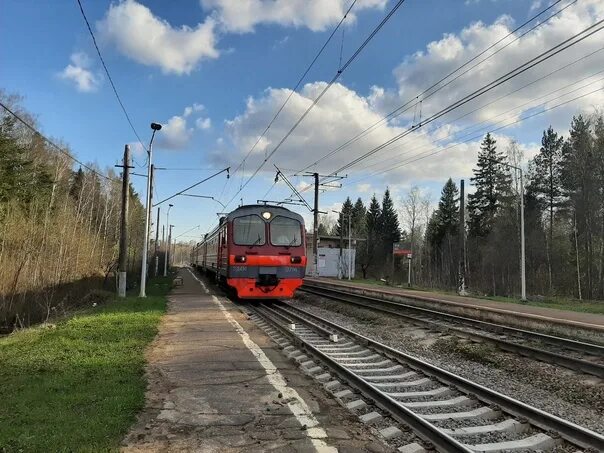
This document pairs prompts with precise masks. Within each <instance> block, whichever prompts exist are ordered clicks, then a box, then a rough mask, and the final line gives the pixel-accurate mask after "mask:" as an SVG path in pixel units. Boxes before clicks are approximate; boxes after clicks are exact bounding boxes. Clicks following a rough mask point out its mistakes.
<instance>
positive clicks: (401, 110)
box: [298, 0, 577, 172]
mask: <svg viewBox="0 0 604 453" xmlns="http://www.w3.org/2000/svg"><path fill="white" fill-rule="evenodd" d="M561 1H562V0H557V1H556V2H554V3H552V4H551V5H550V6H548V7H547V8H545V9H543V10H542V11H541V12H539V13H537V14H536V15H534V16H533V17H531V18H530V19H528V20H527V21H525V22H524V23H523V24H521V25H520V26H518V27H516V28H515V29H514V30H512V31H511V32H509V33H508V34H507V35H505V36H504V37H502V38H501V39H499V40H497V41H496V42H494V43H493V44H491V45H490V46H489V47H487V48H486V49H484V50H483V51H482V52H480V53H478V54H476V55H475V56H474V57H472V58H471V59H469V60H468V61H466V62H465V63H463V64H462V65H461V66H459V67H457V68H456V69H454V70H453V71H451V72H449V73H448V74H447V75H445V76H444V77H442V78H441V79H440V80H438V81H437V82H435V83H433V84H432V85H431V86H429V87H428V88H426V89H425V90H424V91H422V92H421V93H419V94H418V95H416V96H414V97H412V98H411V99H409V100H407V101H406V102H405V103H403V104H402V105H400V106H399V107H397V108H396V109H394V110H393V111H392V112H390V113H388V114H387V115H386V116H384V117H382V118H381V119H380V120H378V121H376V122H375V123H373V124H372V125H371V126H369V127H368V128H366V129H364V130H363V131H361V132H359V133H358V134H357V135H355V136H354V137H352V138H351V139H349V140H347V141H346V142H344V143H343V144H341V145H340V146H338V147H337V148H335V149H333V150H332V151H330V152H329V153H327V154H326V155H324V156H323V157H321V158H320V159H318V160H317V161H315V162H313V163H311V164H310V165H307V166H306V167H304V168H302V169H300V170H298V172H301V171H305V170H308V169H309V168H311V167H313V166H315V165H317V164H318V163H320V162H322V161H324V160H325V159H328V158H330V157H331V156H333V155H334V154H337V153H338V152H340V151H341V150H343V149H345V148H347V147H348V146H350V145H351V144H353V143H355V142H357V141H358V140H360V139H361V138H363V137H365V136H367V135H368V134H369V133H371V132H372V131H373V130H375V129H376V128H377V127H379V126H380V125H382V124H384V123H385V122H387V121H388V120H390V119H393V118H396V117H398V116H400V115H402V114H403V113H405V112H406V111H408V110H409V109H410V108H411V107H413V106H417V101H418V100H419V99H420V97H422V96H424V95H425V94H426V93H428V92H429V91H431V90H432V89H433V88H436V87H437V86H438V85H439V84H441V83H442V82H444V81H445V80H447V79H448V78H449V77H451V76H452V75H453V74H455V73H457V72H458V71H460V70H461V69H463V68H464V67H466V66H467V65H469V64H470V63H472V62H473V61H475V60H476V59H478V58H479V57H480V56H482V55H484V54H485V53H487V52H488V51H489V50H491V49H492V48H493V47H495V46H496V45H497V44H499V43H501V42H503V41H504V40H506V39H507V38H509V37H510V36H512V35H513V34H514V33H516V32H517V31H518V30H520V29H522V28H523V27H524V26H525V25H527V24H529V23H531V22H532V21H534V20H535V19H537V18H538V17H539V16H541V15H542V14H544V13H545V12H547V11H548V10H550V9H551V8H553V7H554V6H556V5H557V4H558V3H560V2H561ZM576 2H577V0H574V1H572V2H570V3H569V4H567V5H566V6H564V7H563V8H561V9H559V10H558V11H556V12H555V13H553V14H552V15H551V16H549V17H547V18H546V19H545V20H543V21H541V22H538V23H537V24H535V25H534V26H533V27H531V28H530V29H528V30H527V31H525V32H524V33H523V34H521V35H520V36H518V37H516V38H515V39H513V40H511V41H510V42H508V43H506V44H505V45H504V46H502V47H500V48H499V49H497V50H496V51H495V52H493V53H491V54H490V55H488V56H487V57H486V58H484V59H482V60H481V61H479V62H478V63H476V64H475V65H473V66H472V67H470V68H468V69H466V70H465V71H464V72H462V73H461V74H458V75H457V76H456V77H455V78H453V79H452V80H449V81H448V82H447V83H446V84H444V85H441V86H440V87H438V89H436V90H434V91H432V92H431V93H429V94H428V95H427V96H426V97H424V98H422V101H424V100H426V99H428V98H430V97H432V96H433V95H434V94H436V93H438V92H439V91H440V90H442V89H443V88H445V87H446V86H448V85H449V84H451V83H453V82H454V81H455V80H457V79H459V78H460V77H462V76H463V75H465V74H467V73H468V72H470V71H471V70H472V69H474V68H476V67H477V66H479V65H481V64H482V63H484V62H485V61H487V60H488V59H490V58H492V57H493V56H494V55H496V54H497V53H499V52H501V51H502V50H503V49H505V48H506V47H508V46H509V45H511V44H513V43H514V42H516V41H518V40H519V39H521V38H523V37H524V36H526V35H527V34H528V33H530V32H531V31H533V30H535V29H536V28H538V27H540V26H541V25H543V24H545V23H547V22H548V21H549V20H550V19H552V18H553V17H555V16H557V15H558V14H560V13H561V12H563V11H564V10H565V9H567V8H568V7H570V6H571V5H573V4H574V3H576ZM414 101H416V102H415V104H413V102H414Z"/></svg>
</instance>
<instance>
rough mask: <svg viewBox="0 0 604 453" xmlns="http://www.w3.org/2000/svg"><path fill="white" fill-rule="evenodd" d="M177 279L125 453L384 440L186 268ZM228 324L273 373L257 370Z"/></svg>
mask: <svg viewBox="0 0 604 453" xmlns="http://www.w3.org/2000/svg"><path fill="white" fill-rule="evenodd" d="M180 275H181V276H182V277H183V282H184V284H183V285H182V286H179V287H177V288H176V289H175V290H174V291H173V292H172V294H171V295H170V297H169V305H168V312H167V314H166V315H165V316H164V318H163V320H162V323H161V325H160V329H159V334H158V336H157V338H156V339H155V341H154V342H153V344H152V346H151V348H150V349H149V351H148V353H147V359H148V366H147V377H148V382H149V385H148V390H147V394H146V404H145V408H144V410H143V411H142V413H141V414H140V415H139V417H138V419H137V422H136V424H135V425H134V426H133V427H132V429H131V430H130V432H129V433H128V435H127V436H126V437H125V439H124V441H123V445H122V449H123V451H126V452H143V451H144V452H149V451H151V452H153V451H158V452H159V451H162V452H163V451H191V452H193V451H195V452H227V451H229V452H230V451H245V452H252V451H279V452H312V451H321V450H327V449H329V450H330V451H334V448H337V449H341V450H342V451H369V450H371V448H373V447H372V446H374V445H376V443H379V442H380V441H379V440H378V437H377V436H376V435H375V434H374V433H373V432H372V431H371V430H370V429H369V428H368V427H366V426H364V425H363V424H362V423H361V422H360V421H359V420H358V418H356V417H355V416H354V415H353V414H352V413H350V412H348V411H346V410H345V409H344V408H343V407H341V406H340V405H338V404H337V402H335V401H334V400H333V398H331V397H329V395H328V394H327V393H326V391H325V390H324V389H323V388H322V387H321V386H320V385H318V384H317V383H315V382H314V381H313V380H312V379H310V378H309V377H307V376H305V375H304V374H303V373H302V372H300V371H299V370H298V369H297V368H296V367H295V365H294V362H292V361H290V360H288V359H287V358H285V357H284V356H283V355H282V354H281V352H280V350H279V349H278V347H277V346H276V345H275V344H274V343H273V342H272V340H271V339H270V338H269V337H268V336H266V335H265V334H264V333H263V332H262V331H261V330H260V329H259V328H257V327H256V326H255V325H254V324H253V323H252V322H251V321H249V320H248V319H247V315H246V314H245V313H243V312H242V311H240V310H239V308H238V307H237V306H236V305H234V304H233V303H232V302H230V301H229V300H227V299H224V298H222V297H221V298H220V300H221V302H220V304H217V303H216V300H215V299H212V294H209V293H208V292H206V291H205V290H204V288H202V286H201V285H200V284H199V283H198V282H197V281H195V279H194V277H193V276H192V274H191V273H190V272H189V271H188V270H185V269H183V270H181V272H180ZM219 305H222V308H221V307H220V306H219ZM225 311H226V312H228V314H225ZM227 316H229V317H230V318H231V321H229V320H227ZM233 320H235V321H236V323H238V325H240V326H241V328H242V329H243V331H245V333H246V334H247V335H249V340H251V341H253V343H254V344H255V345H257V346H259V347H260V348H261V351H262V353H263V354H264V356H265V358H266V359H268V360H270V363H271V364H272V365H274V367H275V370H271V369H266V363H264V365H263V364H261V363H260V361H259V359H258V358H257V357H256V356H255V354H254V353H252V350H250V349H249V347H248V346H246V343H244V341H243V339H242V334H241V332H238V331H237V329H236V328H235V327H234V326H233V324H232V321H233ZM266 359H265V362H266ZM272 365H271V366H272ZM276 373H278V374H279V378H280V379H281V381H283V382H285V384H286V386H287V387H288V388H291V389H292V390H295V392H294V393H295V394H296V395H297V396H298V398H300V399H301V400H303V406H305V407H306V408H307V410H308V411H309V414H308V415H309V416H310V417H311V419H313V420H315V421H316V423H317V425H316V426H310V427H309V426H301V424H300V417H297V416H296V415H295V414H294V413H292V409H293V410H294V412H296V413H299V411H300V406H299V401H298V402H296V401H294V400H295V398H289V397H288V398H287V399H286V398H284V397H283V395H280V392H278V391H276V389H275V386H274V381H275V380H274V378H271V374H276ZM288 395H289V393H288ZM303 419H306V418H303ZM317 433H319V435H318V436H317ZM320 433H322V434H320ZM313 438H314V439H313ZM318 442H319V443H318ZM321 445H323V446H324V447H325V448H321V447H320V446H321ZM318 446H319V447H318ZM384 448H385V450H384V451H389V449H388V447H386V446H384Z"/></svg>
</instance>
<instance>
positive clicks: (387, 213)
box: [379, 189, 401, 258]
mask: <svg viewBox="0 0 604 453" xmlns="http://www.w3.org/2000/svg"><path fill="white" fill-rule="evenodd" d="M379 229H380V233H381V234H380V235H381V239H382V246H383V248H382V250H383V255H382V257H383V258H387V257H389V256H390V255H391V254H392V244H393V243H395V242H398V241H399V240H400V238H401V230H400V226H399V223H398V215H397V214H396V210H395V209H394V203H393V201H392V198H391V197H390V190H389V189H386V192H384V198H383V199H382V215H381V216H380V222H379Z"/></svg>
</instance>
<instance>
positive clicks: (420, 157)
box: [351, 80, 604, 184]
mask: <svg viewBox="0 0 604 453" xmlns="http://www.w3.org/2000/svg"><path fill="white" fill-rule="evenodd" d="M599 81H600V80H598V82H599ZM583 88H584V87H583ZM602 90H604V88H602V87H601V88H597V89H595V90H592V91H590V92H588V93H584V94H581V95H579V96H575V97H574V98H572V99H568V100H566V101H563V102H560V103H558V104H555V105H553V106H550V107H548V108H545V109H543V110H540V111H538V112H534V113H531V114H529V115H527V116H524V117H521V118H519V119H517V120H514V121H512V122H510V123H507V124H504V125H502V126H499V127H496V128H493V129H490V130H489V131H488V132H489V133H495V132H498V131H500V130H502V129H505V128H507V127H510V126H514V125H516V124H519V123H521V122H523V121H526V120H528V119H531V118H534V117H536V116H539V115H542V114H544V113H547V112H550V111H552V110H554V109H557V108H559V107H562V106H565V105H567V104H570V103H571V102H574V101H576V100H579V99H582V98H585V97H587V96H590V95H592V94H595V93H597V92H598V91H602ZM567 94H568V93H565V94H564V95H562V96H565V95H567ZM562 96H559V97H558V98H560V97H562ZM553 100H555V99H553ZM549 102H551V100H550V101H549ZM483 135H484V133H481V134H478V135H476V136H472V137H470V138H468V139H466V140H463V141H461V142H457V143H455V144H452V145H450V146H447V147H445V148H441V149H438V150H435V151H432V152H429V153H428V154H426V152H428V151H425V152H423V153H419V154H417V155H415V156H411V157H410V158H409V159H407V160H405V161H403V162H401V163H399V164H398V165H395V166H390V167H388V168H387V169H384V170H382V171H378V172H376V173H373V174H371V175H368V176H366V177H363V178H361V179H357V180H355V181H351V184H353V183H358V182H359V181H361V180H363V179H366V178H369V177H374V176H378V175H381V174H384V173H388V172H390V171H392V170H396V169H398V168H401V167H404V166H405V165H409V164H411V163H414V162H417V161H419V160H423V159H426V158H428V157H431V156H434V155H436V154H438V153H441V152H443V151H447V150H450V149H452V148H455V147H457V146H460V145H462V144H464V143H468V142H471V141H473V140H476V139H478V138H480V137H482V136H483Z"/></svg>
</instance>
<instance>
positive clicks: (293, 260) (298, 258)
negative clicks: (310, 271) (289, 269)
mask: <svg viewBox="0 0 604 453" xmlns="http://www.w3.org/2000/svg"><path fill="white" fill-rule="evenodd" d="M290 261H291V263H292V264H300V263H301V262H302V257H301V256H292V257H291V259H290Z"/></svg>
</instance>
